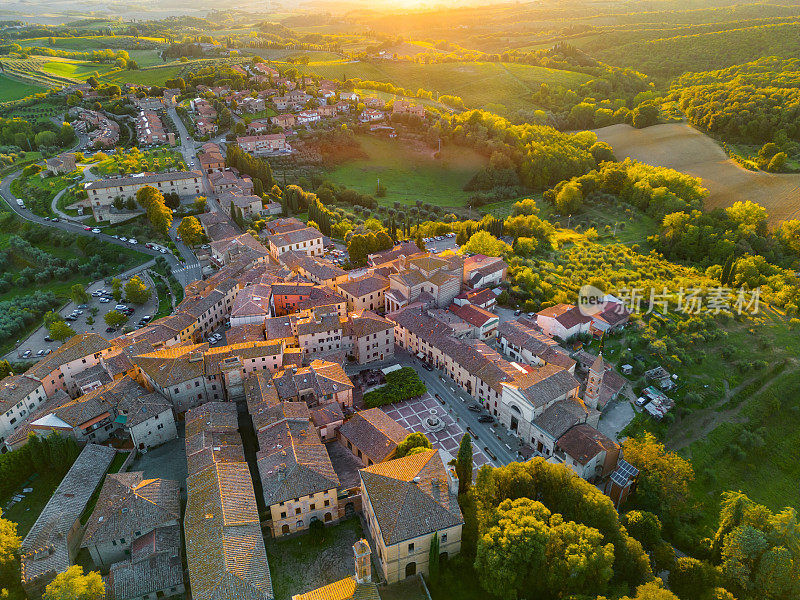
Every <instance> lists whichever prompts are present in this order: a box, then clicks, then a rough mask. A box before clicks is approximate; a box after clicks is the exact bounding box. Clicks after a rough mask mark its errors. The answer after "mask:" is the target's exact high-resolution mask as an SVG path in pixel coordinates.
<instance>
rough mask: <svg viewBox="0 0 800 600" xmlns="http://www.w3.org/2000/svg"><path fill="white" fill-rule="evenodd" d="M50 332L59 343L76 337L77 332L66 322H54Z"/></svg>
mask: <svg viewBox="0 0 800 600" xmlns="http://www.w3.org/2000/svg"><path fill="white" fill-rule="evenodd" d="M48 331H49V332H50V337H51V338H53V339H54V340H57V341H59V342H63V341H64V340H68V339H69V338H71V337H72V336H73V335H75V330H74V329H73V328H72V327H70V326H69V325H67V324H66V323H65V322H64V321H53V323H52V324H51V325H50V327H49V328H48Z"/></svg>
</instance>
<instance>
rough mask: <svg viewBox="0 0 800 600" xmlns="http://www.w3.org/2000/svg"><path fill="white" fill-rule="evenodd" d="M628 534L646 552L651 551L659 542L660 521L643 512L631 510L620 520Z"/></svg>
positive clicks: (649, 513)
mask: <svg viewBox="0 0 800 600" xmlns="http://www.w3.org/2000/svg"><path fill="white" fill-rule="evenodd" d="M622 522H623V524H624V525H625V529H627V530H628V533H629V534H630V535H631V537H633V538H634V539H636V540H639V543H641V544H642V547H643V548H644V549H645V550H647V551H651V550H653V549H654V548H655V547H656V546H657V545H658V543H659V542H660V541H661V521H660V520H659V519H658V517H657V516H656V515H654V514H653V513H651V512H648V511H645V510H632V511H630V512H628V513H626V514H625V516H624V517H623V519H622Z"/></svg>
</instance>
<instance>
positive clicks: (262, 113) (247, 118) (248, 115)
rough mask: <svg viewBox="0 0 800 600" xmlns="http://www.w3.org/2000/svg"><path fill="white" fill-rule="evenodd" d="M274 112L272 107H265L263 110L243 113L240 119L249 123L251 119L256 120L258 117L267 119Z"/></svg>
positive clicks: (272, 115) (274, 113) (273, 114)
mask: <svg viewBox="0 0 800 600" xmlns="http://www.w3.org/2000/svg"><path fill="white" fill-rule="evenodd" d="M276 114H278V113H276V112H275V111H274V110H273V109H271V108H265V109H264V110H260V111H258V112H254V113H244V114H243V115H242V119H243V120H244V122H245V123H247V124H248V125H249V124H250V123H252V122H253V121H258V120H259V119H268V118H269V117H274V116H275V115H276Z"/></svg>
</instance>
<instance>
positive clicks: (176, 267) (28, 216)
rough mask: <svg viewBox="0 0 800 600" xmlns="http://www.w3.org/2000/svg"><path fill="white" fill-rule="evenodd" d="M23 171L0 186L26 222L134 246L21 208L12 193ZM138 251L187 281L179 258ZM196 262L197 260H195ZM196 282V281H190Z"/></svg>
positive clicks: (0, 193) (139, 248) (140, 248)
mask: <svg viewBox="0 0 800 600" xmlns="http://www.w3.org/2000/svg"><path fill="white" fill-rule="evenodd" d="M21 173H22V171H21V170H20V171H17V172H15V173H12V174H11V175H9V176H8V177H6V178H5V179H4V180H3V182H2V183H1V184H0V196H2V198H3V199H4V200H5V201H6V203H7V204H8V206H9V207H10V208H11V210H12V211H14V212H15V213H16V214H17V215H18V216H20V217H21V218H23V219H25V220H26V221H30V222H32V223H38V224H39V225H43V226H44V227H53V228H54V229H60V230H61V231H67V232H69V233H74V234H76V235H85V236H87V237H96V238H99V239H101V240H103V241H104V242H107V243H109V244H115V245H117V246H124V247H126V248H131V247H132V246H131V245H130V244H128V243H127V242H121V241H120V240H118V239H115V238H113V237H111V236H110V235H107V234H105V233H92V232H91V231H86V229H85V225H84V224H83V223H78V222H74V221H72V220H65V219H61V220H59V221H56V222H54V221H48V220H46V219H45V218H44V217H40V216H38V215H36V214H34V213H32V212H31V211H30V210H29V209H27V208H25V209H23V208H21V207H20V206H19V205H18V204H17V197H16V196H15V195H14V194H13V193H12V192H11V183H12V182H13V181H14V180H15V179H16V178H17V177H19V175H20V174H21ZM133 248H134V249H135V250H136V251H138V252H141V253H142V254H148V255H150V256H164V258H166V259H167V262H169V264H170V268H171V269H172V270H173V272H174V273H175V277H177V278H178V281H181V282H182V281H184V280H185V279H186V277H187V276H186V275H184V271H183V267H184V265H183V264H181V263H180V261H178V259H177V258H175V257H174V256H172V255H171V254H161V253H160V252H158V251H157V250H151V249H149V248H146V247H145V246H144V244H137V245H136V246H135V247H133ZM195 260H196V259H195ZM190 281H194V280H190Z"/></svg>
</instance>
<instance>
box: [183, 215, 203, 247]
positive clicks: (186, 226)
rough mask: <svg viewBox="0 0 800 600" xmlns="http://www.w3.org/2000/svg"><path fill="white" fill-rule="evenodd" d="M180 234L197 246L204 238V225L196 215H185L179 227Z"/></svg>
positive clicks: (191, 244) (187, 241)
mask: <svg viewBox="0 0 800 600" xmlns="http://www.w3.org/2000/svg"><path fill="white" fill-rule="evenodd" d="M177 232H178V235H179V236H181V238H183V241H184V242H186V243H187V244H188V245H190V246H196V245H197V244H199V243H200V242H201V241H202V239H203V226H202V225H200V221H198V220H197V219H196V218H195V217H183V219H181V222H180V225H178V229H177Z"/></svg>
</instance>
